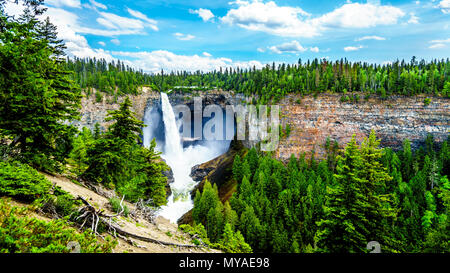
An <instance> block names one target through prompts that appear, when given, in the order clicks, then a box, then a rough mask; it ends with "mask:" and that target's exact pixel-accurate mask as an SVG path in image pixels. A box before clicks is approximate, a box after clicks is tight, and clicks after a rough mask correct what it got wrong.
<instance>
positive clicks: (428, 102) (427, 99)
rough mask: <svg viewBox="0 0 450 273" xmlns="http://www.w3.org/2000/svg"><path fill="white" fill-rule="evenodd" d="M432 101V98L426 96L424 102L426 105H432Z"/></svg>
mask: <svg viewBox="0 0 450 273" xmlns="http://www.w3.org/2000/svg"><path fill="white" fill-rule="evenodd" d="M430 103H431V99H430V98H425V99H424V100H423V104H424V105H425V106H428V105H430Z"/></svg>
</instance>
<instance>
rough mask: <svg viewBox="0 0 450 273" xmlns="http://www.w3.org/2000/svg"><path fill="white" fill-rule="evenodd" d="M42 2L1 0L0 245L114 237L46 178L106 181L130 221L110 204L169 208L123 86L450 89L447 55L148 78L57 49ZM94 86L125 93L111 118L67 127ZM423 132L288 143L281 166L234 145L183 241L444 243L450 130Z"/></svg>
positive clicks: (449, 211)
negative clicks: (310, 144) (225, 194)
mask: <svg viewBox="0 0 450 273" xmlns="http://www.w3.org/2000/svg"><path fill="white" fill-rule="evenodd" d="M42 2H43V1H41V0H27V1H25V3H26V9H25V12H24V14H23V15H21V16H20V17H11V16H9V15H8V14H6V12H5V10H4V4H5V1H0V102H1V103H0V197H1V198H0V253H27V252H38V253H43V252H51V253H56V252H66V253H67V252H69V250H68V249H67V243H68V242H71V241H77V242H79V245H80V248H81V252H86V253H87V252H95V253H98V252H100V253H106V252H112V251H113V249H114V248H115V247H116V246H117V245H118V238H120V237H117V236H114V235H116V231H117V232H118V233H120V227H119V226H114V223H112V222H113V221H111V220H110V221H109V223H108V221H103V220H102V219H107V218H108V217H110V218H111V219H112V218H113V216H111V215H106V214H105V212H104V211H103V210H102V209H101V208H98V204H91V203H90V200H87V199H84V198H80V197H79V196H75V195H73V194H71V193H69V192H67V191H65V190H63V189H62V188H61V187H59V186H56V185H55V184H54V183H52V182H51V181H49V176H51V175H54V176H57V175H59V176H63V177H66V178H67V179H70V181H72V182H73V183H74V184H76V185H79V186H83V185H84V186H85V185H87V184H88V185H91V189H95V191H97V192H101V191H108V192H112V193H113V194H112V195H114V196H112V197H110V198H109V206H111V210H113V211H114V212H116V213H117V215H121V216H122V215H123V217H126V219H127V220H128V221H131V220H130V219H132V217H137V216H135V215H134V214H133V212H130V208H128V207H127V206H124V205H123V204H124V203H123V202H127V204H129V205H128V206H130V207H131V206H133V207H139V208H140V212H141V213H142V214H143V215H147V214H148V215H150V214H151V213H154V211H156V210H158V208H160V207H161V206H164V205H166V204H167V202H168V201H167V198H168V194H167V191H166V186H167V177H166V176H165V175H164V173H166V172H167V171H168V170H169V167H168V165H167V164H166V163H165V161H164V160H162V158H161V153H160V152H158V151H157V150H156V145H157V144H156V142H155V140H153V141H151V143H150V145H149V147H144V145H143V143H142V134H143V131H142V130H143V128H144V127H145V125H144V123H143V122H142V121H141V120H139V119H138V118H137V117H136V113H134V112H133V111H132V110H131V108H132V102H131V100H130V99H129V98H128V97H127V96H128V95H137V94H140V92H141V91H142V87H148V88H150V89H151V90H153V91H157V92H168V91H179V92H184V93H186V94H189V93H190V92H191V91H193V90H196V91H203V92H208V90H223V91H233V92H236V93H243V94H244V95H246V96H248V97H251V98H254V100H256V101H254V102H255V104H256V103H257V104H268V103H276V102H278V101H280V100H281V99H282V98H283V97H285V96H286V95H287V94H298V95H302V96H303V95H304V96H315V95H318V94H320V93H338V94H342V99H341V101H342V102H345V101H347V100H352V99H353V98H355V96H356V97H358V98H359V97H360V96H365V97H370V96H377V97H381V98H382V99H385V100H389V98H390V97H392V96H417V95H423V94H424V95H426V96H427V97H439V98H444V99H448V98H449V97H450V60H449V59H448V58H447V59H441V60H431V61H425V60H417V59H416V57H413V58H412V59H411V60H408V61H405V60H396V61H394V62H392V63H390V64H383V65H380V64H370V63H364V62H350V61H347V60H346V59H340V60H337V61H328V60H325V59H323V60H319V59H314V60H312V61H310V60H306V61H304V60H301V59H300V60H298V62H297V63H296V64H284V63H283V64H278V65H276V64H275V63H273V64H272V65H267V66H265V67H263V68H256V67H254V68H251V69H242V68H237V67H236V68H230V67H224V68H221V69H220V70H216V71H213V72H201V71H198V72H195V73H193V72H187V71H178V72H166V71H161V72H160V73H158V74H149V73H145V72H143V71H142V70H139V69H138V68H134V67H132V66H130V65H128V64H127V63H128V62H127V61H112V62H107V61H105V60H104V59H95V58H87V59H81V58H77V57H68V56H66V55H65V49H66V48H65V44H64V42H63V41H62V40H59V39H58V36H57V34H58V33H57V29H56V27H55V26H54V25H52V23H51V22H50V21H49V20H44V21H42V20H39V19H38V17H39V16H40V15H42V14H43V12H44V11H45V8H44V7H43V6H42ZM94 94H95V96H94V97H91V95H94ZM103 95H109V96H114V97H115V98H123V100H122V102H121V103H120V106H119V108H118V109H117V110H112V111H109V113H108V115H107V118H106V121H107V122H110V123H111V125H110V126H109V127H108V128H106V129H105V130H102V129H101V128H100V126H99V124H98V123H97V124H96V126H95V129H94V130H92V131H91V130H90V129H89V128H83V129H82V130H81V131H78V130H77V129H76V128H75V127H74V126H73V125H70V124H71V122H72V121H75V120H77V119H79V118H80V114H81V113H80V111H81V99H82V98H83V97H86V98H90V99H92V100H99V98H101V97H102V96H103ZM424 143H425V144H424V145H423V146H422V147H420V148H418V149H414V150H413V149H412V148H411V144H410V141H409V140H408V139H405V140H404V142H403V146H402V148H401V149H399V150H394V149H391V148H387V147H384V148H382V147H380V139H378V138H377V136H376V132H374V131H372V133H370V135H368V136H367V137H366V138H365V139H364V141H363V142H362V143H358V142H357V141H356V138H355V137H354V138H353V139H352V140H351V141H350V142H349V143H334V142H332V141H331V140H329V141H327V142H326V143H324V145H325V147H326V156H325V158H323V159H315V158H314V156H311V157H307V156H306V155H305V154H300V155H292V156H291V158H290V160H288V161H287V162H284V161H282V160H280V159H277V158H275V157H274V155H273V154H271V153H265V152H261V151H259V150H258V149H257V148H251V149H247V148H245V149H242V150H240V151H239V152H238V154H237V155H236V156H235V158H234V161H233V164H232V168H231V170H230V171H231V172H232V180H233V182H234V183H235V185H236V186H235V188H234V190H233V194H232V196H231V198H229V200H227V201H225V202H222V200H221V198H220V196H219V189H218V186H217V185H216V184H211V183H209V182H208V181H206V183H205V185H204V187H203V189H202V190H201V191H200V190H197V191H196V193H195V198H194V200H193V203H194V207H193V209H192V220H193V221H192V224H191V225H180V226H179V229H180V230H182V231H183V232H184V233H186V234H190V235H191V236H192V238H194V239H193V240H192V241H189V244H191V243H192V244H195V245H196V246H198V245H202V246H205V247H209V248H212V249H218V250H220V251H223V252H231V253H251V252H253V253H272V252H274V253H367V252H370V249H368V248H367V243H368V242H370V241H376V242H378V243H379V245H380V247H381V250H382V252H383V253H448V252H450V181H449V178H450V147H449V145H450V137H449V138H447V140H445V141H443V142H438V141H435V139H434V138H433V135H432V134H430V135H429V136H428V137H427V138H426V139H425V140H424ZM99 188H100V189H101V190H99ZM17 204H19V205H17ZM20 204H22V205H23V204H25V205H26V206H25V207H24V206H20ZM33 213H41V214H44V215H46V217H50V218H52V220H49V221H46V220H42V219H36V218H35V217H33ZM88 215H89V217H91V216H92V219H94V220H92V219H91V218H89V217H87V216H88ZM117 215H116V216H117ZM130 215H131V216H130ZM116 216H114V217H116ZM95 217H97V218H95ZM102 217H103V218H102ZM110 218H108V219H110ZM151 221H154V219H153V218H152V219H151ZM151 221H150V222H151ZM137 225H138V224H136V226H137ZM114 227H115V228H116V229H115V230H114V232H113V231H112V229H114ZM120 235H122V236H125V235H123V234H120ZM167 236H168V237H174V236H173V235H172V234H170V232H168V233H167ZM158 243H161V242H159V241H158ZM186 244H187V243H186ZM189 247H191V245H190V246H189Z"/></svg>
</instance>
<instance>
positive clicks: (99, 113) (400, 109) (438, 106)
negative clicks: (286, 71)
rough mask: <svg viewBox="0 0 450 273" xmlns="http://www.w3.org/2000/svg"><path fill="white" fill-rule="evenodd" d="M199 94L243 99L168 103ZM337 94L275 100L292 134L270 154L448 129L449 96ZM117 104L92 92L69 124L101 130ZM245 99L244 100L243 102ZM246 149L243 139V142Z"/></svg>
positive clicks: (395, 144) (392, 140)
mask: <svg viewBox="0 0 450 273" xmlns="http://www.w3.org/2000/svg"><path fill="white" fill-rule="evenodd" d="M196 96H200V97H201V98H202V103H203V107H205V106H206V105H209V104H218V105H221V106H222V107H224V106H225V105H227V104H231V105H236V104H240V103H242V102H244V101H246V100H247V99H246V98H245V97H244V96H243V95H241V94H234V93H233V92H224V91H209V92H208V93H205V92H194V93H171V94H170V95H169V99H170V101H171V103H172V104H173V105H175V104H181V103H184V104H187V105H188V106H190V107H191V108H193V98H194V97H196ZM340 98H341V95H340V94H321V95H318V96H317V97H316V98H314V97H313V96H305V97H303V98H301V97H300V96H296V95H288V96H286V97H285V98H284V99H282V100H281V101H280V102H279V105H280V106H281V115H280V118H281V124H282V125H283V128H284V127H285V126H286V125H287V124H289V125H290V127H291V133H290V135H289V136H288V137H287V138H283V139H281V140H280V144H279V146H278V149H277V150H276V152H275V155H276V156H277V157H278V158H280V159H283V160H285V159H288V158H289V157H290V156H291V154H294V155H296V156H298V155H299V154H301V153H303V152H305V153H306V154H307V156H309V155H311V152H312V151H315V153H316V157H317V158H323V156H324V155H325V150H324V144H325V142H326V139H327V138H328V137H329V138H330V139H331V140H336V141H337V142H338V143H339V144H340V145H341V146H342V145H344V144H345V143H347V142H349V141H350V139H351V137H352V135H353V134H355V135H356V138H357V140H358V141H359V142H360V141H362V140H363V138H364V137H367V136H368V134H369V133H370V131H371V130H372V129H373V130H375V132H376V134H377V136H378V138H381V140H382V141H381V146H382V147H392V148H394V149H398V148H400V147H401V145H402V142H403V141H404V140H405V139H406V138H408V139H409V140H410V141H411V146H412V148H413V149H414V148H417V147H418V146H420V145H421V144H423V141H424V140H425V138H426V136H427V134H428V133H430V134H432V135H433V136H434V137H435V139H436V140H437V141H443V140H444V139H446V138H447V136H448V134H449V132H450V99H448V98H447V99H446V98H436V97H434V98H432V99H431V103H430V104H429V105H427V106H426V105H424V102H423V101H424V98H425V97H423V96H414V97H390V98H388V99H386V100H382V99H380V98H378V97H371V98H369V99H368V100H365V99H363V98H361V99H360V100H359V102H354V103H350V102H341V101H340ZM123 99H124V98H119V100H118V103H108V101H111V100H112V98H109V97H106V96H105V97H104V99H103V101H102V102H100V103H96V102H95V98H94V96H92V97H91V98H83V100H82V110H81V113H82V114H81V120H80V121H79V122H75V123H74V124H75V125H76V126H77V127H79V128H81V127H83V126H86V127H89V128H91V129H92V128H93V127H94V125H95V123H96V122H99V124H100V125H101V126H102V127H103V128H106V127H107V126H108V125H109V124H108V123H106V122H105V121H104V120H105V118H106V116H107V113H108V110H115V109H118V108H119V103H120V102H122V101H123ZM130 99H131V101H132V103H133V111H134V112H135V113H136V114H137V117H138V118H139V119H143V117H144V113H145V109H146V107H147V106H151V105H155V104H157V103H159V99H160V95H159V93H158V92H155V91H151V90H149V89H148V88H144V89H143V92H142V93H141V94H140V95H136V96H130ZM247 101H248V100H247ZM243 144H244V145H245V146H247V147H250V146H251V143H250V142H248V141H243Z"/></svg>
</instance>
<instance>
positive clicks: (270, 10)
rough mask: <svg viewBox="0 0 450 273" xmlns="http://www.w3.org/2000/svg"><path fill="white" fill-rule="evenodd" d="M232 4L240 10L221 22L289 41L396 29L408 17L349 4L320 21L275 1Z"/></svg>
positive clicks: (386, 7)
mask: <svg viewBox="0 0 450 273" xmlns="http://www.w3.org/2000/svg"><path fill="white" fill-rule="evenodd" d="M230 4H232V5H235V6H236V7H235V8H232V9H230V10H229V11H228V12H227V14H226V15H225V16H224V17H222V18H220V19H221V21H222V22H223V23H226V24H229V25H237V26H239V27H242V28H245V29H248V30H254V31H262V32H266V33H270V34H273V35H278V36H286V37H314V36H317V35H320V34H321V32H322V31H323V30H326V29H331V28H370V27H375V26H380V25H393V24H396V23H397V22H398V20H399V18H401V17H403V16H405V15H406V14H405V12H403V11H402V10H401V9H400V8H397V7H393V6H389V5H381V4H380V2H379V1H368V2H367V3H364V4H360V3H347V4H344V5H343V6H341V7H339V8H337V9H335V10H333V11H332V12H329V13H326V14H324V15H322V16H319V17H316V18H312V17H311V14H309V13H307V12H306V11H304V10H303V9H301V8H300V7H290V6H278V5H277V4H276V3H275V2H273V1H269V2H267V3H264V2H262V1H261V0H252V1H242V0H237V1H235V2H231V3H230Z"/></svg>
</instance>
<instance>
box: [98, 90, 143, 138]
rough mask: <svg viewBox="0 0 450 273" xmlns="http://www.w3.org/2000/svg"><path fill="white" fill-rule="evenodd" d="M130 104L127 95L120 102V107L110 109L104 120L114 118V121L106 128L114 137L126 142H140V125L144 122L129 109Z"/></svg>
mask: <svg viewBox="0 0 450 273" xmlns="http://www.w3.org/2000/svg"><path fill="white" fill-rule="evenodd" d="M131 107H132V104H131V101H130V98H129V97H126V98H125V100H124V101H123V102H122V103H121V104H120V109H119V110H115V111H110V112H109V113H108V117H107V118H106V119H105V121H111V120H114V121H115V123H114V124H112V125H111V126H110V127H109V128H108V132H109V133H110V134H111V135H112V136H113V137H116V138H119V139H122V140H125V141H126V142H128V143H134V142H137V143H140V142H141V138H140V135H142V129H141V128H142V127H144V126H145V125H144V122H143V121H140V120H138V119H137V118H136V117H135V114H134V113H133V112H132V111H131V109H130V108H131Z"/></svg>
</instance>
